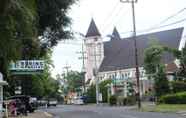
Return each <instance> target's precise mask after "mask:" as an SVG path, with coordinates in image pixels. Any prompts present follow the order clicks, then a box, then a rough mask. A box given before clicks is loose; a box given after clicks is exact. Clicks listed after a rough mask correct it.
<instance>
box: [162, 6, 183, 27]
mask: <svg viewBox="0 0 186 118" xmlns="http://www.w3.org/2000/svg"><path fill="white" fill-rule="evenodd" d="M185 10H186V7H185V8H183V9H181V10H179V11H178V12H176V13H175V14H173V15H171V16H169V17H168V18H166V19H165V20H163V21H161V22H160V23H159V24H163V23H164V22H167V21H168V20H169V19H172V18H174V17H175V16H177V15H178V14H180V13H182V12H184V11H185Z"/></svg>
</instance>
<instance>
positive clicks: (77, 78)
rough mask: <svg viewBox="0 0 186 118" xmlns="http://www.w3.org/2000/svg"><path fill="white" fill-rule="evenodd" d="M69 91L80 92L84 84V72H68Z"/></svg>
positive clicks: (66, 77)
mask: <svg viewBox="0 0 186 118" xmlns="http://www.w3.org/2000/svg"><path fill="white" fill-rule="evenodd" d="M64 79H66V81H67V90H68V92H80V91H81V90H80V87H82V86H83V83H84V82H83V74H82V73H80V72H77V71H70V72H68V73H67V74H66V76H65V78H64Z"/></svg>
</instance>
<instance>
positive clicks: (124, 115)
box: [46, 105, 183, 118]
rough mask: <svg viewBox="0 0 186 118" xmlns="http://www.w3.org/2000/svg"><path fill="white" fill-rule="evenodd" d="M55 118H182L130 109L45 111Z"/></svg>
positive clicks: (82, 107)
mask: <svg viewBox="0 0 186 118" xmlns="http://www.w3.org/2000/svg"><path fill="white" fill-rule="evenodd" d="M46 111H47V112H49V113H52V114H53V115H55V118H183V117H181V116H180V115H178V114H174V113H155V112H138V111H135V110H131V108H130V107H108V106H96V105H62V106H58V107H52V108H48V109H46Z"/></svg>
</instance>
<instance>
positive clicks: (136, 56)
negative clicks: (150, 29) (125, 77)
mask: <svg viewBox="0 0 186 118" xmlns="http://www.w3.org/2000/svg"><path fill="white" fill-rule="evenodd" d="M120 2H123V3H131V5H132V18H133V36H132V37H133V40H134V51H135V66H136V79H137V80H136V81H137V100H138V108H139V109H140V108H141V99H140V84H139V74H140V73H139V66H138V50H137V41H136V20H135V7H134V3H137V0H120Z"/></svg>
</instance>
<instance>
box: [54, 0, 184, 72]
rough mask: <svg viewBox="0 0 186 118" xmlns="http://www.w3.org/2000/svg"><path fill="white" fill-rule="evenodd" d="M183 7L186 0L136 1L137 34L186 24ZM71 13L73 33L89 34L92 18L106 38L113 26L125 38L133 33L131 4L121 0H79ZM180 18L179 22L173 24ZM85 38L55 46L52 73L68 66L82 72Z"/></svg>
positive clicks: (78, 37)
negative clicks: (82, 49)
mask: <svg viewBox="0 0 186 118" xmlns="http://www.w3.org/2000/svg"><path fill="white" fill-rule="evenodd" d="M184 8H186V0H138V2H137V3H136V4H135V17H136V30H137V34H144V33H148V32H155V31H161V30H166V29H171V28H175V27H183V26H186V25H185V24H186V21H185V22H181V21H182V20H183V19H186V9H184ZM183 9H184V10H183ZM180 10H181V11H180ZM69 16H70V17H71V19H72V26H71V29H72V31H74V32H80V33H83V34H86V32H87V29H88V26H89V24H90V21H91V19H92V18H94V20H95V22H96V25H97V27H98V29H99V31H100V33H101V34H102V37H103V39H104V40H107V39H108V37H106V35H108V34H111V33H112V31H113V28H114V26H116V27H117V29H118V32H119V33H120V35H121V36H122V37H127V36H130V35H131V31H132V9H131V4H129V3H121V2H120V0H79V2H77V3H76V4H75V5H73V6H72V7H71V10H69ZM170 16H171V17H170ZM173 16H174V17H173ZM179 21H180V23H176V24H174V25H172V23H175V22H179ZM169 24H171V25H169ZM165 25H168V26H166V27H165ZM160 26H164V27H160ZM152 29H153V30H152ZM82 38H83V37H80V36H76V38H75V39H74V40H73V41H65V42H64V41H61V42H60V43H59V44H58V45H57V46H56V47H55V48H54V50H53V55H52V60H53V62H54V66H55V68H53V71H52V75H53V76H55V75H56V74H61V73H63V72H65V69H64V67H65V66H68V67H70V70H76V71H81V68H82V60H80V59H78V58H79V57H81V54H79V53H78V52H80V51H81V42H82V41H81V40H82Z"/></svg>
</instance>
